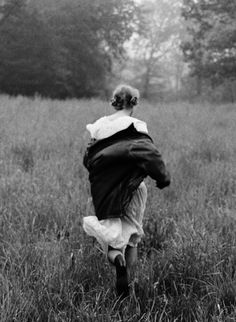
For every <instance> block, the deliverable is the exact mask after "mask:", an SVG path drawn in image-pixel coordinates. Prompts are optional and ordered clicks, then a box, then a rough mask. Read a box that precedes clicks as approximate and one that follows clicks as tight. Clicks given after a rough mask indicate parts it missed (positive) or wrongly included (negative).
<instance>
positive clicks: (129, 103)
mask: <svg viewBox="0 0 236 322" xmlns="http://www.w3.org/2000/svg"><path fill="white" fill-rule="evenodd" d="M138 99H139V91H138V90H137V89H136V88H133V87H131V86H129V85H119V86H118V87H117V88H116V89H115V90H114V92H113V97H112V99H111V105H112V106H114V108H115V109H116V110H117V111H119V110H123V109H130V108H133V106H135V105H137V104H138Z"/></svg>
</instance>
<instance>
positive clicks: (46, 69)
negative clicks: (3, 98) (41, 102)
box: [0, 1, 53, 95]
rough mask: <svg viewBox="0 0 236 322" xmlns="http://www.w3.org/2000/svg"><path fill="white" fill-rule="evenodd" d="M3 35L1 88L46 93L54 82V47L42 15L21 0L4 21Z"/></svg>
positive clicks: (0, 64) (0, 61) (30, 93)
mask: <svg viewBox="0 0 236 322" xmlns="http://www.w3.org/2000/svg"><path fill="white" fill-rule="evenodd" d="M10 4H11V3H7V6H9V5H10ZM18 4H19V3H18ZM0 38H1V45H0V90H1V91H3V92H6V93H9V94H11V95H16V94H19V93H20V94H23V95H33V94H34V93H36V92H37V93H41V94H42V95H47V94H48V89H47V87H48V86H49V87H50V86H52V84H53V62H52V55H51V53H52V48H51V43H50V37H49V35H48V33H47V32H46V30H45V26H44V24H43V22H42V20H41V19H40V16H39V15H38V14H37V13H36V12H34V11H29V10H28V9H27V7H26V4H24V3H23V1H22V2H21V5H18V6H17V7H14V10H12V11H11V14H10V15H8V17H7V19H6V20H5V21H4V23H3V24H2V25H1V28H0Z"/></svg>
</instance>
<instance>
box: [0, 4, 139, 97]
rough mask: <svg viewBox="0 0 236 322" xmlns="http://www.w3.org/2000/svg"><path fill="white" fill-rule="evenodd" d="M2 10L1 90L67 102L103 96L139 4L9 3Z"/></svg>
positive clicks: (0, 34)
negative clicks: (112, 67) (67, 98)
mask: <svg viewBox="0 0 236 322" xmlns="http://www.w3.org/2000/svg"><path fill="white" fill-rule="evenodd" d="M16 4H17V5H16ZM2 11H3V17H2V19H1V23H0V37H1V47H0V60H1V64H0V75H1V76H0V90H1V91H2V92H6V93H9V94H19V93H20V94H24V95H34V94H35V93H39V94H41V95H44V96H52V97H61V98H64V97H67V96H71V97H74V96H77V97H81V96H93V95H95V94H99V93H101V92H103V91H104V89H105V88H106V83H107V77H108V75H109V73H110V70H111V66H112V59H115V58H116V59H117V58H118V57H120V56H121V55H122V54H123V51H124V49H123V43H124V42H125V41H126V40H127V39H129V37H130V36H131V33H132V30H133V25H132V20H133V17H134V15H135V5H134V3H133V0H129V1H123V0H122V1H119V2H117V1H114V0H113V1H108V0H96V1H92V0H89V1H82V0H80V1H75V0H70V1H66V0H64V1H63V0H61V1H59V2H58V1H55V0H50V1H47V2H43V1H42V2H41V1H40V2H39V1H34V0H31V1H23V0H21V1H19V0H18V1H16V0H14V1H13V0H8V1H7V2H6V3H5V4H4V5H3V6H2Z"/></svg>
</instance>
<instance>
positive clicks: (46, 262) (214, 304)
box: [0, 96, 236, 322]
mask: <svg viewBox="0 0 236 322" xmlns="http://www.w3.org/2000/svg"><path fill="white" fill-rule="evenodd" d="M111 112H112V110H111V107H110V106H109V104H108V103H107V102H103V101H100V100H95V99H94V100H68V101H57V100H48V99H41V98H39V97H36V98H34V99H29V98H24V97H20V96H19V97H16V98H10V97H8V96H0V321H1V322H12V321H21V322H26V321H27V322H30V321H40V322H45V321H50V322H51V321H52V322H53V321H58V322H64V321H78V322H84V321H85V322H86V321H101V322H102V321H105V322H106V321H107V322H108V321H114V322H115V321H116V322H118V321H130V322H131V321H133V322H136V321H142V322H144V321H147V322H148V321H150V322H151V321H163V322H167V321H170V322H174V321H186V322H191V321H194V322H201V321H202V322H203V321H222V322H223V321H236V272H235V268H236V164H235V159H236V106H235V105H233V104H224V105H211V104H209V103H201V104H200V103H198V104H197V103H196V104H193V103H191V104H190V103H187V102H183V103H179V102H176V103H171V104H165V103H156V104H155V103H152V104H151V103H148V102H145V101H144V102H141V104H140V107H139V108H138V110H137V114H136V116H137V117H139V118H142V119H143V120H145V121H146V122H147V124H148V128H149V133H150V135H151V136H152V138H153V139H154V142H155V144H156V145H157V147H158V148H159V151H160V152H161V154H162V156H163V159H164V160H165V162H166V164H167V166H168V168H169V170H170V172H171V177H172V183H171V186H170V187H168V188H166V189H165V190H163V191H161V190H158V189H157V188H156V187H155V183H154V182H152V181H151V180H150V179H147V180H146V184H147V187H148V202H147V209H146V213H145V220H144V230H145V237H144V238H143V240H142V242H141V244H140V247H139V260H138V263H137V266H136V269H135V272H134V279H133V282H132V285H131V290H132V291H131V296H130V297H129V298H128V299H126V300H124V301H118V300H117V297H116V292H115V285H114V282H115V279H114V276H115V275H114V271H113V270H112V269H111V267H110V265H109V264H108V263H107V261H106V259H105V257H104V254H102V253H101V251H100V249H99V246H98V245H97V244H96V242H94V240H92V239H91V238H90V237H88V236H86V235H85V234H84V232H83V229H82V226H81V224H82V217H83V216H85V215H87V214H89V213H91V211H92V210H91V209H90V208H88V207H87V201H88V198H89V184H88V173H87V171H86V169H85V168H84V167H83V163H82V161H83V153H84V151H85V148H86V144H87V136H86V134H85V125H86V124H87V123H91V122H93V121H94V120H95V119H96V118H98V117H100V116H102V115H104V114H109V113H111Z"/></svg>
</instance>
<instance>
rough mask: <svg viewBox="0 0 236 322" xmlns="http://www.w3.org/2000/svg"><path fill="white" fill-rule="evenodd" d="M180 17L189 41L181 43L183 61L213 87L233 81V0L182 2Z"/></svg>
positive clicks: (235, 65)
mask: <svg viewBox="0 0 236 322" xmlns="http://www.w3.org/2000/svg"><path fill="white" fill-rule="evenodd" d="M182 13H183V16H184V18H185V20H186V22H187V23H188V29H187V30H188V34H189V36H190V39H189V40H188V41H185V42H184V43H183V46H182V48H183V52H184V55H185V58H186V61H188V62H189V63H190V68H191V73H192V75H193V76H195V77H197V80H198V88H197V93H198V94H201V89H202V82H203V80H208V81H210V83H211V85H212V87H214V86H215V85H217V84H220V83H223V82H224V81H225V80H226V79H228V78H231V79H232V80H233V79H236V3H235V1H234V0H228V1H222V0H198V1H196V0H184V4H183V9H182Z"/></svg>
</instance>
